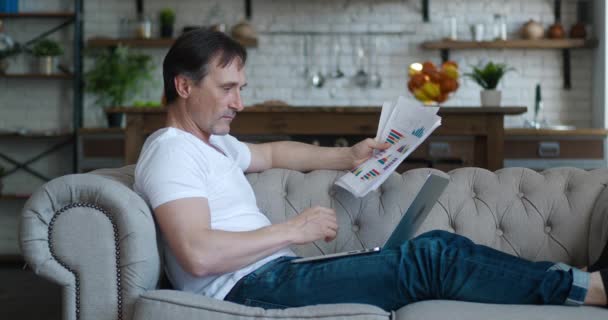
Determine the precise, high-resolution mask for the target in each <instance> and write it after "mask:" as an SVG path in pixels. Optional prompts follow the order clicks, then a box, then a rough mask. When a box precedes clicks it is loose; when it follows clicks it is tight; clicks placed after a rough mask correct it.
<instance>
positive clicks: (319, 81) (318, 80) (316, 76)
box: [309, 45, 325, 88]
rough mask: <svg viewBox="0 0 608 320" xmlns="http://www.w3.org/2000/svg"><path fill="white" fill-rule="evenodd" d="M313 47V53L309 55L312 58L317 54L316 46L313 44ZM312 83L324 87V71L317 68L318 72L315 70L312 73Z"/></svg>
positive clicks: (314, 85)
mask: <svg viewBox="0 0 608 320" xmlns="http://www.w3.org/2000/svg"><path fill="white" fill-rule="evenodd" d="M311 47H312V50H311V51H312V55H309V56H310V58H311V59H312V56H314V55H315V48H316V47H315V46H314V45H311ZM309 81H310V84H311V85H312V86H313V87H315V88H321V87H323V84H325V76H323V73H322V72H321V71H319V70H317V71H316V72H313V73H312V75H310V80H309Z"/></svg>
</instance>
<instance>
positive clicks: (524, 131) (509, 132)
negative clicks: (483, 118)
mask: <svg viewBox="0 0 608 320" xmlns="http://www.w3.org/2000/svg"><path fill="white" fill-rule="evenodd" d="M505 136H598V137H606V136H608V130H606V129H598V128H577V129H572V130H554V129H533V128H505Z"/></svg>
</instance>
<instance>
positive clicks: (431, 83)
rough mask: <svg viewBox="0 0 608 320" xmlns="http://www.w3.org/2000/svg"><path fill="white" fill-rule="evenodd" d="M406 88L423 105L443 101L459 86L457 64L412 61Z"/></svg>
mask: <svg viewBox="0 0 608 320" xmlns="http://www.w3.org/2000/svg"><path fill="white" fill-rule="evenodd" d="M408 74H409V81H408V83H407V88H408V89H409V91H410V92H411V93H412V95H414V97H415V98H416V99H417V100H419V101H421V102H422V103H423V104H424V105H429V106H430V105H440V104H442V103H444V102H445V101H446V100H447V99H448V98H449V97H450V96H451V95H452V94H453V93H454V92H456V90H458V87H459V86H460V84H459V82H458V78H459V76H460V73H459V71H458V64H457V63H456V62H454V61H446V62H444V63H443V64H441V66H440V67H437V66H436V65H435V64H434V63H433V62H431V61H426V62H424V63H419V62H416V63H412V64H411V65H410V67H409V71H408Z"/></svg>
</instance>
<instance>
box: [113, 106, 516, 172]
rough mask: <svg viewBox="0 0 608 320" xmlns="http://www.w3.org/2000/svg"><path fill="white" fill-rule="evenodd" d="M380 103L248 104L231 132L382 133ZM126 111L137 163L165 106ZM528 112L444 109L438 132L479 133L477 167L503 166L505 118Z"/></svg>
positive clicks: (131, 157)
mask: <svg viewBox="0 0 608 320" xmlns="http://www.w3.org/2000/svg"><path fill="white" fill-rule="evenodd" d="M380 111H381V108H380V107H340V106H338V107H316V106H315V107H311V106H298V107H294V106H268V105H256V106H251V107H248V108H245V110H243V111H242V112H240V113H239V115H238V116H237V117H236V118H235V119H234V121H233V123H232V125H231V128H232V130H231V134H233V135H237V136H242V135H309V136H315V135H316V136H320V135H340V136H348V135H351V136H355V135H356V136H370V137H374V136H375V135H376V131H377V126H378V121H379V119H380ZM106 112H107V113H123V114H125V115H126V117H127V119H126V120H127V121H126V122H127V126H126V129H125V161H126V163H127V164H132V163H135V162H136V161H137V157H138V155H139V152H140V150H141V147H142V145H143V143H144V141H145V137H146V135H147V134H150V133H151V132H154V131H155V130H157V129H159V128H162V127H164V125H165V116H166V109H164V108H113V109H108V110H107V111H106ZM524 112H526V107H483V108H481V107H441V108H440V109H439V112H438V114H439V115H440V116H441V117H442V125H441V126H440V127H439V128H437V129H436V130H435V132H433V135H438V136H469V137H474V141H475V142H474V150H475V157H474V158H475V159H474V162H473V165H475V166H478V167H482V168H487V169H489V170H497V169H500V168H502V167H503V152H504V116H505V115H517V114H522V113H524Z"/></svg>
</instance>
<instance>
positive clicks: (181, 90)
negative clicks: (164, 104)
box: [173, 75, 191, 99]
mask: <svg viewBox="0 0 608 320" xmlns="http://www.w3.org/2000/svg"><path fill="white" fill-rule="evenodd" d="M173 85H174V86H175V90H176V91H177V94H178V95H179V96H180V97H182V98H184V99H185V98H188V97H189V96H190V90H191V81H190V79H188V78H187V77H184V76H182V75H177V76H175V78H173Z"/></svg>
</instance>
